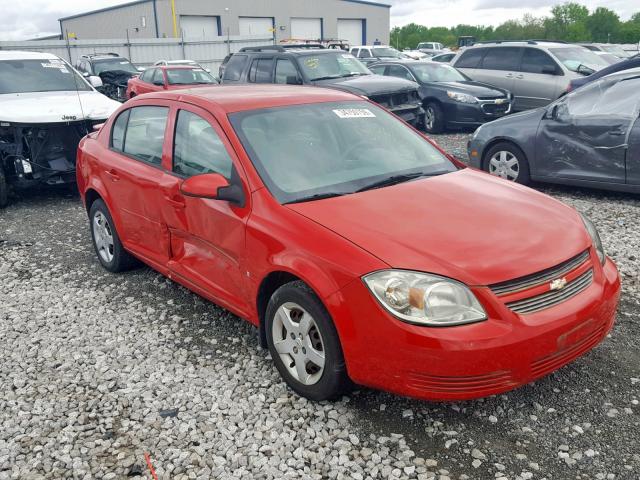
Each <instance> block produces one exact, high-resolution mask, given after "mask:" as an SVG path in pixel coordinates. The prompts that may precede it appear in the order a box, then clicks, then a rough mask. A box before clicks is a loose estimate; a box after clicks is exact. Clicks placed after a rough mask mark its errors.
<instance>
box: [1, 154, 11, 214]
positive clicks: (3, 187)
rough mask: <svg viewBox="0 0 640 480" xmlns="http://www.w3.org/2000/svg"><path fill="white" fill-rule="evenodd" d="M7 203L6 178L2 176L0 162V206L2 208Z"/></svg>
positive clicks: (7, 188)
mask: <svg viewBox="0 0 640 480" xmlns="http://www.w3.org/2000/svg"><path fill="white" fill-rule="evenodd" d="M8 204H9V187H8V186H7V179H6V177H5V176H4V171H3V170H2V164H1V163H0V208H4V207H6V206H7V205H8Z"/></svg>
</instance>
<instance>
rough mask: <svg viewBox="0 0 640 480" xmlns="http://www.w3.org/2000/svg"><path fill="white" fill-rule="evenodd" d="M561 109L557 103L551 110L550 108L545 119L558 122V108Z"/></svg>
mask: <svg viewBox="0 0 640 480" xmlns="http://www.w3.org/2000/svg"><path fill="white" fill-rule="evenodd" d="M559 107H560V105H559V104H557V103H556V104H555V105H553V106H552V107H551V108H548V109H547V113H546V115H545V117H546V118H547V119H549V120H557V119H558V108H559Z"/></svg>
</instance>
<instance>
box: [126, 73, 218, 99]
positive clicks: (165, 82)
mask: <svg viewBox="0 0 640 480" xmlns="http://www.w3.org/2000/svg"><path fill="white" fill-rule="evenodd" d="M217 83H218V81H217V80H216V79H215V78H213V77H212V76H211V75H210V74H209V73H207V72H206V71H205V70H204V69H203V68H201V67H198V66H193V65H170V66H165V67H151V68H147V69H146V70H145V71H144V72H142V74H140V76H135V77H132V78H131V79H129V82H128V83H127V98H133V97H135V96H137V95H142V94H143V93H151V92H162V91H163V90H178V89H182V88H195V87H210V86H211V85H216V84H217Z"/></svg>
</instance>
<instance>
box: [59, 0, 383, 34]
mask: <svg viewBox="0 0 640 480" xmlns="http://www.w3.org/2000/svg"><path fill="white" fill-rule="evenodd" d="M59 21H60V32H61V34H62V36H63V38H64V37H65V35H68V36H69V37H70V38H77V39H80V40H84V39H108V38H127V36H128V37H129V38H165V37H184V39H185V40H208V39H211V38H214V37H220V36H226V35H261V36H264V35H265V34H270V35H274V36H275V39H276V40H277V41H280V40H284V39H290V38H292V39H314V40H315V39H340V40H347V41H348V42H349V43H350V44H351V45H359V44H372V43H374V42H375V41H376V40H379V41H380V42H381V43H385V44H386V43H389V28H390V6H389V5H385V4H382V3H377V2H373V1H368V0H235V1H232V0H137V1H134V2H130V3H125V4H122V5H117V6H114V7H110V8H103V9H101V10H94V11H91V12H87V13H82V14H79V15H73V16H70V17H65V18H61V19H60V20H59Z"/></svg>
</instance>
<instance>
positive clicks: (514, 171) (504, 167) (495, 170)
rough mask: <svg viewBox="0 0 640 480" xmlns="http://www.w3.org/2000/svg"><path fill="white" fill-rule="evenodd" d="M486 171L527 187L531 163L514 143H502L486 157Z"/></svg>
mask: <svg viewBox="0 0 640 480" xmlns="http://www.w3.org/2000/svg"><path fill="white" fill-rule="evenodd" d="M484 169H485V170H486V171H487V172H489V173H490V174H491V175H495V176H496V177H500V178H504V179H505V180H509V181H511V182H516V183H521V184H523V185H526V184H528V183H529V181H530V179H531V178H530V175H529V162H527V158H526V156H525V154H524V152H523V151H522V150H521V149H520V148H518V147H517V146H516V145H514V144H513V143H509V142H500V143H497V144H496V145H494V146H493V147H491V148H490V149H489V151H488V152H487V153H486V155H485V161H484Z"/></svg>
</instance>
